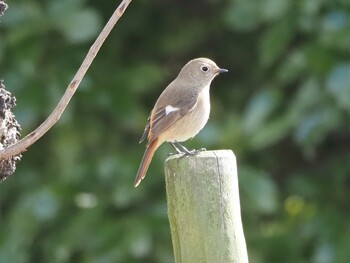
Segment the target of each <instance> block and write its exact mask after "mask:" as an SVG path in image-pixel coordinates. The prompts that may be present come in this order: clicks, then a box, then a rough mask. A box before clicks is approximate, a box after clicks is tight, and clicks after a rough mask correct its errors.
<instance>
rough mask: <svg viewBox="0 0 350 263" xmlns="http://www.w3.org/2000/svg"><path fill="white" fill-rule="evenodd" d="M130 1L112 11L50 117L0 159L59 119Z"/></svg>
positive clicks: (24, 146) (19, 149) (23, 147)
mask: <svg viewBox="0 0 350 263" xmlns="http://www.w3.org/2000/svg"><path fill="white" fill-rule="evenodd" d="M131 1H132V0H123V1H122V2H121V3H120V5H119V6H118V8H117V9H116V10H115V11H114V13H113V15H112V16H111V18H110V19H109V20H108V22H107V24H106V25H105V27H104V28H103V30H102V31H101V33H100V35H99V36H98V37H97V39H96V41H95V43H94V44H93V45H92V46H91V48H90V50H89V52H88V53H87V55H86V57H85V59H84V61H83V63H82V64H81V66H80V68H79V69H78V71H77V73H76V74H75V76H74V78H73V80H72V81H71V83H70V84H69V85H68V87H67V89H66V91H65V93H64V94H63V96H62V98H61V100H60V101H59V103H58V104H57V106H56V108H55V109H54V110H53V112H52V113H51V114H50V116H49V117H48V118H47V119H46V120H45V121H44V122H43V123H42V124H41V125H40V126H39V127H38V128H36V129H35V130H34V131H33V132H31V133H29V134H28V135H27V136H26V137H24V138H23V139H22V140H20V141H18V142H17V143H15V144H13V145H11V146H10V147H8V148H6V149H3V150H0V159H5V158H8V157H10V156H14V155H18V154H20V153H22V152H24V151H26V149H27V148H28V147H29V146H31V145H32V144H34V143H35V142H36V141H37V140H38V139H40V138H41V137H42V136H43V135H44V134H45V133H46V132H47V131H48V130H49V129H50V128H51V127H52V126H53V125H55V123H56V122H57V121H58V120H59V119H60V117H61V115H62V113H63V112H64V110H65V109H66V107H67V105H68V103H69V101H70V100H71V98H72V97H73V95H74V93H75V91H76V90H77V88H78V86H79V84H80V82H81V80H82V79H83V77H84V76H85V73H86V72H87V70H88V69H89V67H90V65H91V63H92V61H93V60H94V58H95V56H96V54H97V52H98V51H99V50H100V48H101V46H102V44H103V42H104V41H105V40H106V38H107V36H108V35H109V33H110V32H111V30H112V29H113V27H114V25H115V24H116V23H117V21H118V20H119V18H120V17H121V16H122V15H123V13H124V11H125V9H126V8H127V7H128V5H129V4H130V2H131Z"/></svg>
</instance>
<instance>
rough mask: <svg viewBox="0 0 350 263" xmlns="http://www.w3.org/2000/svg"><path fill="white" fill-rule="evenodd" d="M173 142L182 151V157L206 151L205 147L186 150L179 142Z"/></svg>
mask: <svg viewBox="0 0 350 263" xmlns="http://www.w3.org/2000/svg"><path fill="white" fill-rule="evenodd" d="M175 144H176V145H177V146H178V147H179V148H181V149H182V150H183V151H184V157H185V156H188V155H196V154H198V153H199V152H201V151H206V149H204V148H202V149H199V150H188V149H187V148H186V147H185V146H183V145H182V144H181V143H179V142H175Z"/></svg>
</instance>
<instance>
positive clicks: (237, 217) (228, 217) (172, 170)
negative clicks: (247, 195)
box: [165, 150, 248, 263]
mask: <svg viewBox="0 0 350 263" xmlns="http://www.w3.org/2000/svg"><path fill="white" fill-rule="evenodd" d="M165 175H166V176H165V177H166V179H165V180H166V192H167V203H168V216H169V221H170V229H171V236H172V242H173V248H174V254H175V263H247V262H248V255H247V248H246V243H245V238H244V234H243V227H242V221H241V211H240V202H239V192H238V179H237V167H236V158H235V156H234V154H233V152H232V151H230V150H220V151H203V152H201V153H199V154H198V155H195V156H187V157H183V158H182V155H174V156H171V157H169V158H168V159H167V160H166V162H165Z"/></svg>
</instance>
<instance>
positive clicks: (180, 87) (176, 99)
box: [134, 58, 227, 187]
mask: <svg viewBox="0 0 350 263" xmlns="http://www.w3.org/2000/svg"><path fill="white" fill-rule="evenodd" d="M224 72H227V70H226V69H221V68H219V67H218V66H217V65H216V64H215V62H214V61H212V60H210V59H208V58H196V59H193V60H191V61H190V62H188V63H187V64H186V65H185V66H184V67H183V68H182V69H181V71H180V73H179V75H178V76H177V77H176V79H175V80H173V82H171V83H170V84H169V86H168V87H166V89H165V90H164V91H163V92H162V94H161V95H160V96H159V98H158V100H157V102H156V104H155V106H154V108H153V110H152V111H151V114H150V115H149V118H148V120H147V124H146V127H145V131H144V132H143V135H142V138H141V139H140V143H141V142H143V141H144V140H145V139H146V138H147V140H148V143H147V145H146V151H145V153H144V155H143V158H142V161H141V164H140V167H139V170H138V172H137V175H136V179H135V182H134V185H135V187H137V186H138V185H139V184H140V182H141V180H142V179H143V178H144V177H145V175H146V172H147V169H148V166H149V164H150V162H151V160H152V157H153V155H154V152H155V151H156V150H157V148H158V147H159V146H160V145H161V144H162V143H163V142H170V143H171V144H172V145H173V147H174V148H175V150H176V151H177V152H178V153H184V154H195V153H196V152H197V151H195V150H192V151H188V150H187V149H186V148H185V147H184V146H183V145H181V144H180V142H183V141H186V140H188V139H191V138H193V137H194V136H195V135H196V134H197V133H198V132H199V131H200V130H201V129H202V128H203V127H204V126H205V124H206V123H207V121H208V118H209V113H210V97H209V89H210V83H211V81H212V80H213V79H214V78H215V77H216V76H217V75H218V74H219V73H224ZM179 148H181V150H180V149H179Z"/></svg>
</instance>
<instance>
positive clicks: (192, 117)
mask: <svg viewBox="0 0 350 263" xmlns="http://www.w3.org/2000/svg"><path fill="white" fill-rule="evenodd" d="M209 114H210V96H209V87H208V88H205V89H203V90H202V91H201V93H200V94H199V95H198V100H197V103H196V105H195V106H194V107H193V109H191V110H190V111H189V112H187V113H186V114H185V115H184V116H183V117H182V118H180V119H179V120H178V121H177V122H176V123H174V124H173V125H172V126H171V127H169V129H168V130H167V131H165V132H164V134H163V136H164V137H163V138H164V141H168V142H175V141H177V142H183V141H186V140H188V139H191V138H193V137H194V136H196V135H197V134H198V133H199V131H200V130H202V129H203V127H204V126H205V124H206V123H207V121H208V119H209Z"/></svg>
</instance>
